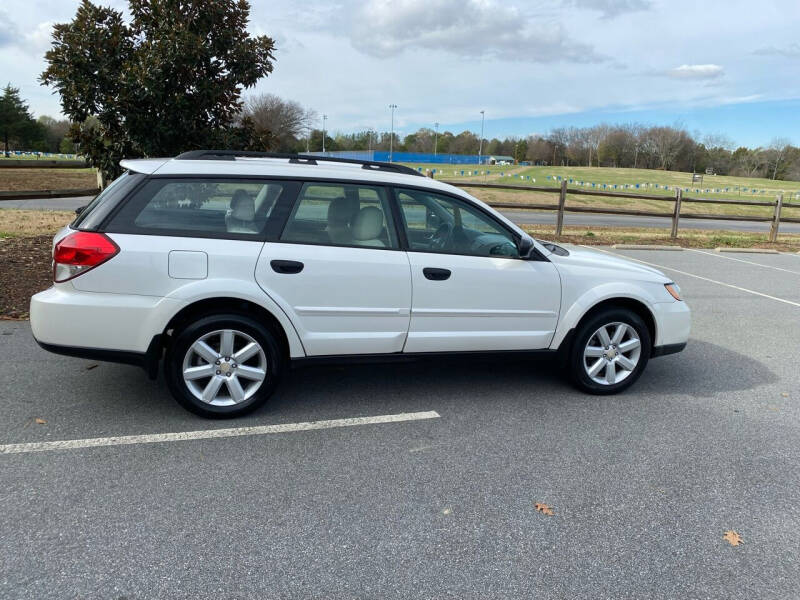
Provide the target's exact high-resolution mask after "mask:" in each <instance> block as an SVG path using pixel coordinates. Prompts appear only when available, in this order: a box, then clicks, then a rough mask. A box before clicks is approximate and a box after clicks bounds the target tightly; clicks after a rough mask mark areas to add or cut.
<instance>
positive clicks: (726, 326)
mask: <svg viewBox="0 0 800 600" xmlns="http://www.w3.org/2000/svg"><path fill="white" fill-rule="evenodd" d="M604 250H605V251H609V252H614V253H617V254H623V255H626V256H629V257H632V258H635V259H638V260H642V261H645V262H647V263H649V264H652V265H655V266H658V267H660V268H662V269H663V270H665V272H666V273H667V274H668V275H669V276H671V277H674V279H675V280H676V281H677V282H678V283H679V284H680V285H681V287H682V289H683V294H684V296H685V298H686V299H687V301H688V302H689V303H690V305H691V307H692V309H693V332H692V336H691V340H690V342H689V345H688V347H687V349H686V350H685V351H684V352H683V353H681V354H676V355H672V356H666V357H662V358H658V359H654V360H653V361H652V362H651V363H650V365H649V366H648V369H647V371H646V372H645V374H644V376H643V377H642V378H641V379H640V381H639V382H638V383H637V384H636V386H634V388H632V389H631V390H630V391H629V392H627V393H625V394H623V395H620V396H614V397H589V396H584V395H582V394H581V393H579V392H577V391H575V390H573V389H572V388H570V387H568V386H567V385H566V384H565V383H564V382H563V381H562V380H561V378H560V377H559V376H558V375H557V374H556V372H555V369H554V368H553V364H552V363H550V362H547V361H539V362H531V361H529V360H523V359H509V358H502V359H498V360H492V361H482V362H475V361H469V362H463V361H456V360H430V361H425V362H413V363H403V364H387V365H374V364H373V365H360V366H349V367H338V366H316V367H306V368H303V369H298V370H295V371H293V372H292V374H291V376H290V378H289V380H288V381H286V382H284V384H283V385H282V386H281V388H280V389H279V391H278V393H277V395H276V397H275V398H274V399H273V401H272V402H271V403H270V404H269V405H268V406H267V407H265V408H264V409H263V410H261V411H259V412H258V413H256V414H255V415H252V416H250V417H248V418H243V419H239V420H236V421H226V422H211V421H205V420H201V419H198V418H196V417H194V416H193V415H190V414H189V413H186V412H184V411H183V410H182V409H181V408H180V407H178V405H177V404H176V403H175V402H174V401H173V400H172V399H171V397H170V396H169V394H168V392H167V390H166V387H165V385H164V384H163V381H157V382H151V381H148V380H147V379H146V377H145V376H144V373H143V372H142V371H140V370H139V369H137V368H135V367H127V366H122V365H112V364H105V363H94V362H91V361H86V360H80V359H72V358H66V357H60V356H55V355H50V354H47V353H45V352H44V351H42V350H40V349H39V348H38V347H37V346H36V344H35V343H34V342H33V340H32V339H31V335H30V328H29V326H28V324H27V323H23V322H19V323H13V322H0V364H2V365H3V368H2V369H0V406H1V407H2V411H3V418H2V419H0V482H1V483H2V485H1V486H0V539H2V544H1V545H0V597H1V598H15V599H18V598H37V599H43V598H109V599H121V598H126V599H128V600H132V599H134V598H156V597H169V598H501V597H535V598H636V599H640V598H676V599H678V598H681V599H682V598H748V599H752V598H759V599H767V598H796V597H797V594H798V589H800V444H798V441H799V440H800V408H798V405H799V403H800V369H798V357H800V352H799V351H800V255H790V254H781V255H758V254H737V255H729V254H722V255H718V254H715V253H714V252H709V251H692V250H686V251H683V252H664V251H647V252H646V251H633V250H629V251H616V250H611V249H608V248H606V249H604ZM431 411H435V414H432V413H431ZM416 413H423V415H421V416H420V415H417V417H414V420H398V421H396V422H384V423H380V422H362V423H356V424H353V423H351V422H346V423H347V425H348V426H337V425H336V424H333V425H331V426H330V427H328V428H325V429H311V430H309V429H308V428H307V427H305V426H298V425H295V424H303V423H308V422H315V421H322V420H324V421H327V420H338V419H351V418H355V417H371V416H382V415H401V414H403V415H405V414H412V415H414V414H416ZM437 415H438V416H437ZM36 419H40V420H43V421H46V422H45V423H37V422H36ZM280 424H286V425H290V426H288V427H286V428H283V429H280V428H278V429H276V428H272V429H260V430H245V431H240V432H238V433H239V435H237V436H235V437H208V436H210V435H213V434H210V433H208V432H209V431H211V432H213V431H216V430H219V429H226V428H234V427H261V426H269V425H280ZM339 425H341V424H339ZM187 431H202V432H203V433H202V434H197V435H198V436H199V437H200V438H201V439H193V440H173V439H171V438H170V437H169V436H162V437H155V438H144V440H146V441H147V442H148V443H132V444H125V445H119V444H117V443H115V442H114V440H111V441H106V442H104V444H106V445H102V446H98V447H81V446H82V445H86V444H85V443H83V442H81V443H77V444H75V445H76V446H78V447H72V448H65V449H57V450H45V451H32V450H35V449H37V448H38V447H36V446H24V447H22V448H20V447H16V446H15V447H11V446H9V445H10V444H28V443H31V444H33V443H37V442H53V441H61V440H87V439H93V438H107V437H111V436H130V435H153V436H158V435H159V434H168V433H178V432H187ZM144 440H143V441H144ZM159 440H160V441H159ZM9 448H17V449H18V450H20V449H21V450H22V451H20V452H18V453H13V454H12V453H4V452H6V451H7V450H8V449H9ZM26 448H27V450H26ZM537 502H538V503H545V504H547V505H549V506H550V507H552V510H553V513H554V514H553V515H552V516H548V515H546V514H542V513H541V512H537V510H536V509H535V507H534V505H535V503H537ZM728 530H735V531H736V532H738V533H739V534H740V535H741V537H742V539H743V544H741V545H739V546H736V547H734V546H732V545H730V544H729V543H728V542H727V541H725V540H724V539H723V535H724V534H725V532H726V531H728Z"/></svg>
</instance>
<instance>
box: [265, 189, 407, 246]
mask: <svg viewBox="0 0 800 600" xmlns="http://www.w3.org/2000/svg"><path fill="white" fill-rule="evenodd" d="M280 240H281V241H282V242H295V243H301V244H324V245H326V246H357V247H365V248H397V247H398V244H397V236H396V235H395V230H394V224H393V223H392V215H391V212H390V210H389V202H388V198H387V194H386V190H385V189H384V188H382V187H370V186H361V185H349V184H339V183H306V184H305V185H304V186H303V189H302V191H301V192H300V195H299V196H298V198H297V201H296V202H295V205H294V208H293V210H292V213H291V215H290V216H289V220H288V222H287V223H286V227H285V228H284V230H283V233H282V234H281V236H280Z"/></svg>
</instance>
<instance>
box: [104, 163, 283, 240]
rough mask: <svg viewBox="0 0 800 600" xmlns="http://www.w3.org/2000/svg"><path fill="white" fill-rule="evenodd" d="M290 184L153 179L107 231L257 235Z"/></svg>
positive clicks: (253, 181) (242, 180) (139, 191)
mask: <svg viewBox="0 0 800 600" xmlns="http://www.w3.org/2000/svg"><path fill="white" fill-rule="evenodd" d="M291 185H292V184H291V183H287V182H281V181H268V180H259V179H252V180H251V179H234V180H231V179H227V180H220V179H211V178H208V179H206V178H202V179H201V178H198V179H188V178H180V179H168V178H163V179H162V178H156V179H151V180H150V181H148V182H147V183H145V184H144V185H143V186H142V187H141V188H140V189H139V190H137V192H136V193H135V194H134V196H133V197H132V198H131V199H130V200H129V201H128V202H127V203H126V205H125V206H124V207H123V208H122V210H120V212H119V213H118V214H117V215H116V216H115V217H114V219H113V221H112V223H111V225H110V227H109V231H117V232H120V233H148V234H163V235H178V236H180V235H188V236H196V237H232V238H241V239H247V238H255V239H258V238H259V237H260V236H261V235H262V233H263V232H264V229H265V227H266V224H267V222H268V221H269V218H270V216H271V215H272V213H273V209H274V208H275V206H276V204H277V203H278V201H279V200H280V199H281V197H282V196H284V194H285V192H286V189H287V187H288V186H291Z"/></svg>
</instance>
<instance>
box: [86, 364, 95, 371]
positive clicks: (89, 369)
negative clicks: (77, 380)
mask: <svg viewBox="0 0 800 600" xmlns="http://www.w3.org/2000/svg"><path fill="white" fill-rule="evenodd" d="M96 368H97V365H89V366H88V367H86V370H87V371H91V370H92V369H96Z"/></svg>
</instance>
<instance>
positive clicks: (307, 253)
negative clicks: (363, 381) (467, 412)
mask: <svg viewBox="0 0 800 600" xmlns="http://www.w3.org/2000/svg"><path fill="white" fill-rule="evenodd" d="M389 194H390V190H389V189H388V188H385V187H382V186H369V185H358V184H345V183H319V182H309V183H305V184H304V185H303V187H302V189H301V191H300V194H299V195H298V197H297V199H296V201H295V203H294V206H293V207H292V209H291V212H290V213H289V216H288V219H287V221H286V224H285V226H284V228H283V231H282V232H281V233H280V235H279V236H278V237H277V239H274V240H272V241H267V243H266V244H265V245H264V248H263V250H262V252H261V256H260V257H259V261H258V265H257V268H256V279H257V281H258V283H259V285H260V286H261V287H262V288H263V289H264V290H265V292H266V293H267V294H269V295H270V296H271V297H272V299H273V300H274V301H275V302H277V303H278V304H279V305H280V306H281V308H282V309H283V310H284V311H285V312H286V314H287V315H288V316H289V318H290V319H291V321H292V323H293V324H294V326H295V328H296V330H297V332H298V335H299V336H300V339H301V340H302V342H303V346H304V348H305V351H306V354H307V355H309V356H321V355H345V354H376V353H391V352H400V351H402V348H403V344H404V343H405V338H406V334H407V332H408V324H409V314H410V309H411V274H410V269H409V263H408V256H407V255H406V253H405V252H403V251H402V250H401V249H400V246H399V244H398V240H397V231H396V229H395V226H394V223H393V221H392V213H391V208H390V204H389Z"/></svg>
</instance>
